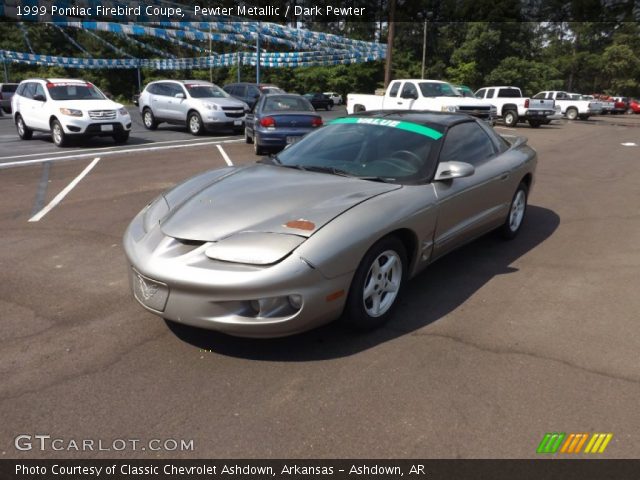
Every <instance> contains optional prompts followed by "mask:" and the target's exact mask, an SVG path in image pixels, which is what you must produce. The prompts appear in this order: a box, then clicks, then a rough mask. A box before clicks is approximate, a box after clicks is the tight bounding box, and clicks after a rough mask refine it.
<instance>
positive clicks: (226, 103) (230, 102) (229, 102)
mask: <svg viewBox="0 0 640 480" xmlns="http://www.w3.org/2000/svg"><path fill="white" fill-rule="evenodd" d="M194 100H197V101H199V102H201V103H215V104H216V105H219V106H221V107H237V108H245V107H246V106H247V104H246V103H244V102H243V101H241V100H237V99H235V98H222V97H211V98H195V99H194ZM247 108H248V107H247Z"/></svg>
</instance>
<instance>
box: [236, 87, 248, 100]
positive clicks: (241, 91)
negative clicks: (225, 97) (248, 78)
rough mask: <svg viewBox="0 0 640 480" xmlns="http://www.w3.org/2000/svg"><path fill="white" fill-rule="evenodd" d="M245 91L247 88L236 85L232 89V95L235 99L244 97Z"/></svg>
mask: <svg viewBox="0 0 640 480" xmlns="http://www.w3.org/2000/svg"><path fill="white" fill-rule="evenodd" d="M246 91H247V87H246V86H245V85H236V86H235V87H234V89H233V94H234V95H235V96H236V97H240V98H242V97H244V96H245V93H246Z"/></svg>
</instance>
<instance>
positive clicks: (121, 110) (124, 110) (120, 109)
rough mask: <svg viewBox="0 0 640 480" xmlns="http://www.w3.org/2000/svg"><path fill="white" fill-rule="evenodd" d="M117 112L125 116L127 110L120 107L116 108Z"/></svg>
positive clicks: (127, 112)
mask: <svg viewBox="0 0 640 480" xmlns="http://www.w3.org/2000/svg"><path fill="white" fill-rule="evenodd" d="M118 113H119V114H120V115H122V116H123V117H126V116H127V115H129V110H127V109H126V108H124V107H122V108H119V109H118Z"/></svg>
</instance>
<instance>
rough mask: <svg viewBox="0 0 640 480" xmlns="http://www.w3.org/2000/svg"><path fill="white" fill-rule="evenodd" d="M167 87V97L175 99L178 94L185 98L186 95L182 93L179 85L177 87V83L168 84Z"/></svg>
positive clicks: (182, 90)
mask: <svg viewBox="0 0 640 480" xmlns="http://www.w3.org/2000/svg"><path fill="white" fill-rule="evenodd" d="M167 87H169V96H171V97H175V96H176V95H177V94H178V93H181V94H183V95H184V96H185V98H186V96H187V94H186V93H185V92H184V88H182V86H181V85H178V84H177V83H168V84H167Z"/></svg>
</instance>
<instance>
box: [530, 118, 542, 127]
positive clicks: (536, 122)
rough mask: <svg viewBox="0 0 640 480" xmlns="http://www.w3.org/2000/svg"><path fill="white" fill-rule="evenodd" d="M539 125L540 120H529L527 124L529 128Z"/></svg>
mask: <svg viewBox="0 0 640 480" xmlns="http://www.w3.org/2000/svg"><path fill="white" fill-rule="evenodd" d="M540 125H542V121H541V120H529V126H530V127H531V128H538V127H540Z"/></svg>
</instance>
